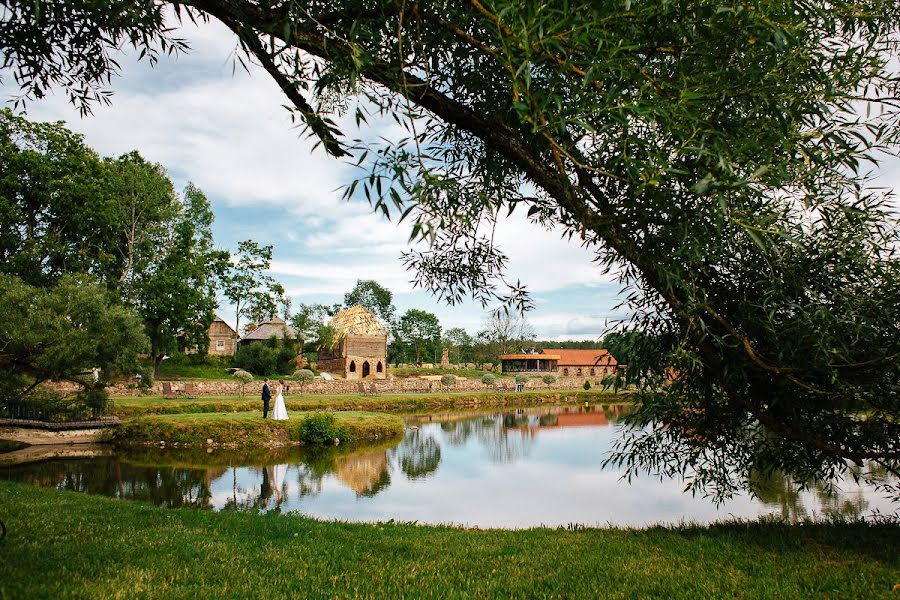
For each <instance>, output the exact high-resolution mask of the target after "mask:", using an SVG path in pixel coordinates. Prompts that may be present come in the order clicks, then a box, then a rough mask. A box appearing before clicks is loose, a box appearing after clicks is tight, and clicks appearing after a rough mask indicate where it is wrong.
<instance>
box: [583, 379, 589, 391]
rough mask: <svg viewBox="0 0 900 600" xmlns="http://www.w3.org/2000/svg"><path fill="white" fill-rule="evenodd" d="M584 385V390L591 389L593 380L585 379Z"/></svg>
mask: <svg viewBox="0 0 900 600" xmlns="http://www.w3.org/2000/svg"><path fill="white" fill-rule="evenodd" d="M582 387H583V388H584V391H588V390H589V389H591V382H590V381H589V380H587V379H585V380H584V385H583V386H582Z"/></svg>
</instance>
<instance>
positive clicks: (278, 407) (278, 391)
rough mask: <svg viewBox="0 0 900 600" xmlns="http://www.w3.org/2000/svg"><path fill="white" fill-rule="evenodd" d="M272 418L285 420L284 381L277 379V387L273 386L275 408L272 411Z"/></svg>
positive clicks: (286, 415)
mask: <svg viewBox="0 0 900 600" xmlns="http://www.w3.org/2000/svg"><path fill="white" fill-rule="evenodd" d="M272 418H273V419H275V420H276V421H287V418H288V414H287V409H286V408H285V407H284V381H282V380H280V379H279V380H278V387H276V388H275V410H274V411H272Z"/></svg>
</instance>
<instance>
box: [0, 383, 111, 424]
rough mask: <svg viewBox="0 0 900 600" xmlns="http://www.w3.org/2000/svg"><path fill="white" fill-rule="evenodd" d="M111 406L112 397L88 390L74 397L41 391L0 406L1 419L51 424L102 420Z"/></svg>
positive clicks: (103, 391)
mask: <svg viewBox="0 0 900 600" xmlns="http://www.w3.org/2000/svg"><path fill="white" fill-rule="evenodd" d="M108 404H109V396H108V395H107V393H106V390H104V389H102V388H90V389H85V390H82V391H80V392H78V393H77V394H73V395H71V396H62V395H60V394H58V393H56V392H53V391H50V390H46V389H38V390H34V391H32V392H31V393H30V394H28V395H27V396H25V397H24V398H20V399H18V400H17V401H14V402H13V401H10V402H7V403H6V404H5V405H2V406H0V416H4V417H11V418H14V419H15V418H21V419H36V420H40V421H48V422H52V423H60V422H66V421H84V420H88V419H96V418H99V417H100V416H101V415H102V414H103V413H104V411H105V410H106V407H107V406H108Z"/></svg>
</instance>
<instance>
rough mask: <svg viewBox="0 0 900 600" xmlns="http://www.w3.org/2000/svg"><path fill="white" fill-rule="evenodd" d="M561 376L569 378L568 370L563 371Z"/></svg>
mask: <svg viewBox="0 0 900 600" xmlns="http://www.w3.org/2000/svg"><path fill="white" fill-rule="evenodd" d="M563 375H564V376H566V377H568V376H569V369H563Z"/></svg>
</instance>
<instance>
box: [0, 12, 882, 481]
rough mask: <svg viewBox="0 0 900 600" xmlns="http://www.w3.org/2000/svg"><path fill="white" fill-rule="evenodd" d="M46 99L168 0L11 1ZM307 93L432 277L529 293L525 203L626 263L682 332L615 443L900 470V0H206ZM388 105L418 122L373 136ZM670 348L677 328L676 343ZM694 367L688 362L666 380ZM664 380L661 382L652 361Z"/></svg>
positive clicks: (543, 221) (669, 455)
mask: <svg viewBox="0 0 900 600" xmlns="http://www.w3.org/2000/svg"><path fill="white" fill-rule="evenodd" d="M5 4H6V5H7V7H8V9H9V11H8V16H9V18H7V19H6V20H4V21H3V22H2V24H0V40H3V41H2V42H0V44H2V52H3V62H4V64H5V65H6V66H8V67H10V68H11V69H12V70H13V73H14V75H15V77H16V78H17V81H18V82H19V84H20V85H21V87H22V90H23V93H24V95H25V97H26V99H27V98H37V97H40V96H42V95H43V94H44V93H45V92H46V91H47V89H48V88H49V87H50V86H51V85H61V86H62V87H63V89H64V90H65V91H66V92H67V93H68V94H69V95H70V96H71V98H72V99H73V101H75V102H76V103H79V104H80V105H82V106H86V105H89V103H90V101H91V100H92V99H94V98H97V97H100V98H101V99H102V98H104V97H105V96H103V93H104V92H105V91H106V90H105V87H104V86H105V85H106V83H107V81H108V76H109V73H110V72H113V71H115V67H116V65H115V63H114V62H113V58H112V56H111V54H110V51H111V50H112V49H113V48H117V47H118V46H120V45H124V44H130V45H132V46H134V47H136V48H139V49H140V50H141V51H142V52H148V53H149V54H150V57H151V60H152V59H153V58H154V56H155V55H156V53H158V52H159V51H173V50H175V51H179V50H181V49H183V43H182V42H181V41H180V40H178V39H177V38H176V37H175V35H174V31H175V28H173V27H171V23H172V21H171V18H170V17H168V15H167V13H166V10H165V8H164V5H165V3H150V2H116V3H112V4H108V3H80V2H78V3H75V2H59V3H43V2H40V3H33V2H24V1H18V0H12V1H7V2H6V3H5ZM176 7H177V9H178V10H177V11H175V15H176V18H184V16H185V14H189V15H190V16H191V17H192V18H196V17H199V18H205V17H208V16H211V17H215V18H217V19H219V20H220V21H221V22H222V23H224V24H225V25H226V26H227V27H228V28H230V29H231V30H232V31H233V32H234V34H235V36H236V38H237V40H238V41H239V43H240V44H241V47H242V48H243V50H244V51H245V52H246V53H247V54H248V55H250V56H251V57H253V59H254V60H256V61H258V62H259V64H260V65H261V66H262V68H263V69H264V70H265V71H266V72H267V73H268V75H269V76H271V77H272V78H273V79H274V81H275V82H276V83H277V84H278V85H279V87H280V89H281V90H282V91H283V92H284V95H285V97H286V98H287V99H288V101H289V102H290V104H291V106H292V109H293V110H294V111H295V112H296V113H297V115H298V117H299V118H300V119H301V120H303V122H305V124H306V125H307V127H308V129H309V130H310V132H311V133H312V134H313V135H314V136H316V137H317V138H318V139H319V141H320V143H321V145H322V147H323V148H324V149H325V151H326V152H328V153H330V154H332V155H334V156H336V157H342V156H349V157H352V160H353V161H354V162H355V163H358V164H359V165H360V166H362V167H364V168H366V169H367V171H368V173H367V174H366V175H365V176H363V177H361V178H360V179H359V180H358V181H356V182H353V183H351V184H350V185H349V186H348V187H347V190H346V195H347V196H349V197H353V196H359V195H364V196H365V197H366V198H368V199H369V201H370V202H371V203H372V204H373V205H374V207H375V208H376V209H377V210H379V211H381V212H383V213H384V214H385V215H389V216H394V215H396V216H398V217H400V218H402V219H405V220H408V221H409V222H410V223H411V228H412V238H413V239H421V240H424V241H425V242H427V244H428V248H427V249H426V250H424V251H422V252H418V253H410V254H408V255H406V258H405V259H406V262H407V264H408V265H409V266H410V267H411V268H413V269H414V270H415V273H416V275H415V277H416V279H415V281H416V283H417V284H419V285H421V286H422V287H424V288H425V289H428V290H431V291H433V292H435V293H436V294H438V295H439V296H441V297H442V298H444V299H446V300H448V301H450V302H458V301H461V300H462V299H463V298H464V297H466V296H472V297H474V298H475V299H476V300H479V301H481V302H483V303H491V302H494V301H496V300H500V301H503V302H506V303H508V304H510V305H512V306H514V307H518V308H528V307H529V305H530V300H529V297H528V295H527V292H526V290H525V289H524V287H523V286H522V285H521V284H520V283H519V282H509V281H507V280H506V279H505V276H504V266H505V262H506V257H505V256H504V255H503V254H502V252H500V250H499V249H498V248H497V247H496V246H495V245H494V243H493V236H492V231H493V224H494V223H495V222H496V221H497V220H498V219H499V218H502V216H503V215H506V214H508V213H509V212H511V211H513V210H515V209H516V208H521V209H525V210H527V214H528V216H529V217H530V218H531V220H532V221H534V222H535V224H536V226H552V227H555V228H556V229H557V230H559V231H563V232H565V234H566V235H568V236H569V237H570V238H572V239H574V240H578V241H580V242H581V243H582V244H583V245H584V246H585V247H586V248H587V249H589V250H590V251H593V252H596V254H597V262H598V268H607V269H613V270H615V271H616V272H617V273H619V275H620V277H621V280H622V282H623V284H625V285H626V286H628V289H629V290H630V293H629V295H628V297H627V302H628V305H629V307H630V309H631V311H632V312H633V315H634V316H633V320H632V322H633V323H634V325H635V326H636V327H639V328H640V329H642V330H643V331H645V332H647V333H648V334H650V335H653V336H655V337H656V339H659V340H665V343H666V345H665V346H664V347H662V348H661V349H662V356H663V357H664V361H661V362H660V363H659V364H657V365H656V366H655V367H654V368H653V369H652V371H651V373H650V375H651V376H648V377H647V378H646V379H645V381H646V382H647V383H646V389H645V393H642V394H641V395H640V397H639V403H638V405H637V409H636V410H635V411H633V412H632V413H631V414H630V416H629V419H630V422H631V423H632V424H633V425H634V426H635V428H634V429H633V430H632V431H631V433H630V434H629V435H628V436H626V438H625V439H624V440H623V445H622V447H621V453H619V454H617V455H616V457H615V460H617V461H619V462H622V463H624V464H626V465H627V466H628V468H629V472H634V471H636V470H641V469H649V470H651V471H653V472H655V473H660V474H666V475H676V476H682V477H684V478H686V479H687V480H688V483H689V486H690V487H692V488H694V489H702V490H705V491H709V492H711V493H713V494H715V495H716V496H717V497H723V496H727V495H728V494H730V493H731V492H732V491H733V490H734V489H736V488H737V487H747V486H748V485H749V482H750V480H751V473H753V472H754V471H760V470H761V471H764V472H765V471H771V470H775V469H780V470H782V471H784V472H786V473H788V474H790V475H792V476H794V477H796V478H797V479H807V478H810V477H812V478H822V479H826V480H834V478H835V477H836V476H837V475H838V474H841V473H846V472H848V469H850V466H849V464H848V461H850V462H851V463H855V464H856V465H860V466H861V468H862V472H863V474H864V475H865V474H866V473H868V472H870V471H869V470H868V467H869V466H872V465H874V466H875V468H876V470H877V469H882V468H884V469H888V470H890V471H891V472H893V473H895V474H896V473H897V471H898V468H900V467H898V463H900V446H898V444H900V419H898V418H897V417H898V414H900V361H898V360H897V357H898V356H900V336H897V331H898V327H900V262H898V256H897V254H898V244H897V241H898V240H897V237H898V230H897V227H896V213H895V212H894V211H893V209H892V208H891V205H890V201H889V198H888V194H887V193H886V192H885V191H884V190H879V189H876V188H875V187H874V186H873V185H872V184H871V182H870V181H869V178H868V173H869V167H870V165H872V164H873V163H875V162H877V160H878V159H879V158H880V157H881V156H882V155H883V153H896V151H897V147H898V141H900V140H898V119H900V117H898V115H900V100H898V98H900V78H898V73H897V68H898V63H897V61H896V60H894V59H895V57H896V55H897V53H898V37H900V31H898V28H900V5H898V4H897V3H896V2H895V1H894V0H865V1H845V0H836V1H833V2H829V3H827V5H823V4H821V3H815V2H808V1H807V0H762V1H759V2H755V3H752V4H746V5H744V4H734V3H731V4H726V3H721V2H717V1H713V0H709V1H701V2H697V1H696V0H691V1H687V0H662V1H658V0H652V1H651V0H645V1H640V0H634V1H631V2H619V1H611V0H601V1H595V0H590V1H588V0H581V1H574V2H573V1H571V0H566V1H563V0H549V1H547V0H542V1H541V2H537V1H535V0H524V1H523V0H469V1H468V2H449V3H448V2H441V1H426V2H416V3H413V4H406V3H370V2H361V1H359V0H317V1H311V2H304V3H265V2H251V1H249V0H195V1H190V2H184V3H178V4H177V5H176ZM345 111H351V112H353V113H355V116H356V121H357V123H358V124H360V125H361V126H364V123H365V122H366V121H367V120H368V119H370V118H372V116H373V115H375V116H381V115H391V116H392V117H393V118H395V119H396V120H397V121H398V122H399V123H401V124H402V125H403V126H404V127H406V128H407V130H408V131H409V136H408V138H406V139H403V140H399V141H397V142H390V141H386V140H379V141H377V142H367V141H351V138H349V137H348V136H347V135H346V134H345V133H344V132H343V131H341V130H340V129H339V128H338V127H337V126H336V125H335V122H336V117H337V116H340V114H342V113H343V112H345ZM657 350H658V349H657ZM667 369H672V370H674V372H676V373H677V375H678V376H677V378H676V379H675V381H674V383H673V384H672V385H671V386H668V387H662V386H661V385H660V381H661V374H662V373H663V372H664V371H665V370H667ZM653 375H656V376H655V377H654V376H653Z"/></svg>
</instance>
